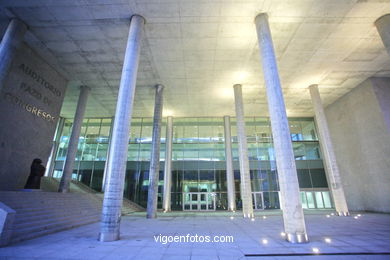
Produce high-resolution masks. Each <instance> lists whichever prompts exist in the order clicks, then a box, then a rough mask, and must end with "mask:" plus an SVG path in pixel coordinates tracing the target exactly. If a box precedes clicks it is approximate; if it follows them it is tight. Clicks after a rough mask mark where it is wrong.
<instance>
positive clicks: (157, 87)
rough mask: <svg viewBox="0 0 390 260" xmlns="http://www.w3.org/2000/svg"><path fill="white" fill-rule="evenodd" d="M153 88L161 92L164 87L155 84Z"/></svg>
mask: <svg viewBox="0 0 390 260" xmlns="http://www.w3.org/2000/svg"><path fill="white" fill-rule="evenodd" d="M154 87H155V88H156V90H157V91H161V90H163V89H164V88H165V87H164V85H162V84H157V85H156V86H154Z"/></svg>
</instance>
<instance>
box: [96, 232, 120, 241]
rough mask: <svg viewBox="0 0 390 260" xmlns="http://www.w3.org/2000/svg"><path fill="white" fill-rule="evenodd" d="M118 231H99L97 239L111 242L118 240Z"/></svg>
mask: <svg viewBox="0 0 390 260" xmlns="http://www.w3.org/2000/svg"><path fill="white" fill-rule="evenodd" d="M119 239H120V238H119V232H114V233H99V238H98V240H99V241H100V242H112V241H117V240H119Z"/></svg>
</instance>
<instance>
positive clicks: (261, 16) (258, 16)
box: [255, 13, 268, 23]
mask: <svg viewBox="0 0 390 260" xmlns="http://www.w3.org/2000/svg"><path fill="white" fill-rule="evenodd" d="M260 19H265V20H268V14H267V13H259V14H258V15H256V17H255V23H258V21H259V20H260Z"/></svg>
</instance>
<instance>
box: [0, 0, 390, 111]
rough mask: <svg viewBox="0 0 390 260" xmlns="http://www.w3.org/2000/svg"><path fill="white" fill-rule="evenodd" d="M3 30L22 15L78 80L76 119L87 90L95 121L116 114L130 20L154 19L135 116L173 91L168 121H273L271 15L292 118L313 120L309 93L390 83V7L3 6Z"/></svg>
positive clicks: (71, 104)
mask: <svg viewBox="0 0 390 260" xmlns="http://www.w3.org/2000/svg"><path fill="white" fill-rule="evenodd" d="M0 8H1V9H0V21H2V25H3V27H4V24H6V22H7V21H8V20H9V18H11V17H18V18H20V19H21V20H23V21H24V22H25V23H26V24H27V25H28V27H29V34H28V35H27V36H26V42H27V43H28V44H29V45H30V46H32V47H33V48H34V49H35V50H36V51H37V52H38V53H40V54H41V55H42V56H43V57H44V58H45V59H46V60H47V61H48V62H49V63H51V64H52V65H53V66H54V67H55V68H57V70H59V71H61V72H62V73H63V74H64V75H66V77H67V78H68V79H69V80H70V82H69V86H68V91H67V94H66V98H65V102H64V105H63V109H62V112H61V114H62V115H63V116H65V117H72V116H73V115H74V111H75V107H76V103H77V98H78V89H77V86H78V85H80V84H85V85H88V86H90V87H91V88H92V91H91V97H90V99H89V101H88V106H87V112H86V115H87V116H113V115H114V111H115V106H116V100H117V94H118V86H119V81H120V76H121V69H122V64H123V58H124V52H125V46H126V40H127V34H128V29H129V24H130V21H129V18H130V17H131V15H133V14H140V15H142V16H144V17H145V19H146V25H145V33H144V38H143V42H142V51H141V59H140V65H139V72H138V77H137V88H136V97H135V103H134V113H133V116H151V115H152V114H153V106H154V88H153V87H154V85H155V84H157V83H160V84H164V85H165V86H166V88H165V90H164V91H165V94H164V106H165V108H164V115H169V114H171V115H174V116H223V115H226V114H227V115H234V114H235V113H234V99H233V84H236V83H241V84H242V85H243V94H244V102H245V114H246V115H247V116H264V115H267V114H268V109H267V100H266V93H265V88H264V82H263V76H262V69H261V64H260V57H259V50H258V45H257V37H256V29H255V25H254V18H255V16H256V15H257V14H258V13H261V12H267V13H268V14H269V17H270V18H269V22H270V27H271V32H272V35H273V41H274V46H275V51H276V55H277V60H278V66H279V74H280V78H281V82H282V87H283V93H284V97H285V103H286V108H287V112H288V115H289V116H312V115H313V111H312V107H311V101H310V95H309V92H308V89H307V87H308V86H309V85H310V84H315V83H317V84H319V85H320V92H321V95H322V98H323V101H324V104H325V105H328V104H331V103H332V102H334V101H335V100H337V99H338V98H340V97H341V96H342V95H344V94H346V93H347V92H349V91H350V90H351V89H352V88H354V87H355V86H357V85H358V84H359V83H360V82H362V81H364V80H365V79H367V78H368V77H371V76H390V57H389V56H388V54H387V53H386V50H385V48H384V45H383V43H382V41H381V39H380V37H379V35H378V32H377V30H376V28H375V25H374V21H375V20H376V19H377V18H379V17H380V16H382V15H384V14H387V13H390V1H385V0H364V1H361V0H326V1H324V0H253V1H252V0H247V1H246V0H242V1H228V0H215V1H209V0H207V1H190V0H188V1H187V0H165V1H161V0H160V1H158V0H137V1H130V0H56V1H54V0H34V1H29V0H2V1H0Z"/></svg>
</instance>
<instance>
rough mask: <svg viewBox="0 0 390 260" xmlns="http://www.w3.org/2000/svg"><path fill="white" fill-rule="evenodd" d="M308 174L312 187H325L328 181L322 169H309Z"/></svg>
mask: <svg viewBox="0 0 390 260" xmlns="http://www.w3.org/2000/svg"><path fill="white" fill-rule="evenodd" d="M310 176H311V180H312V182H313V188H327V187H328V182H327V181H326V175H325V171H324V169H310Z"/></svg>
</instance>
